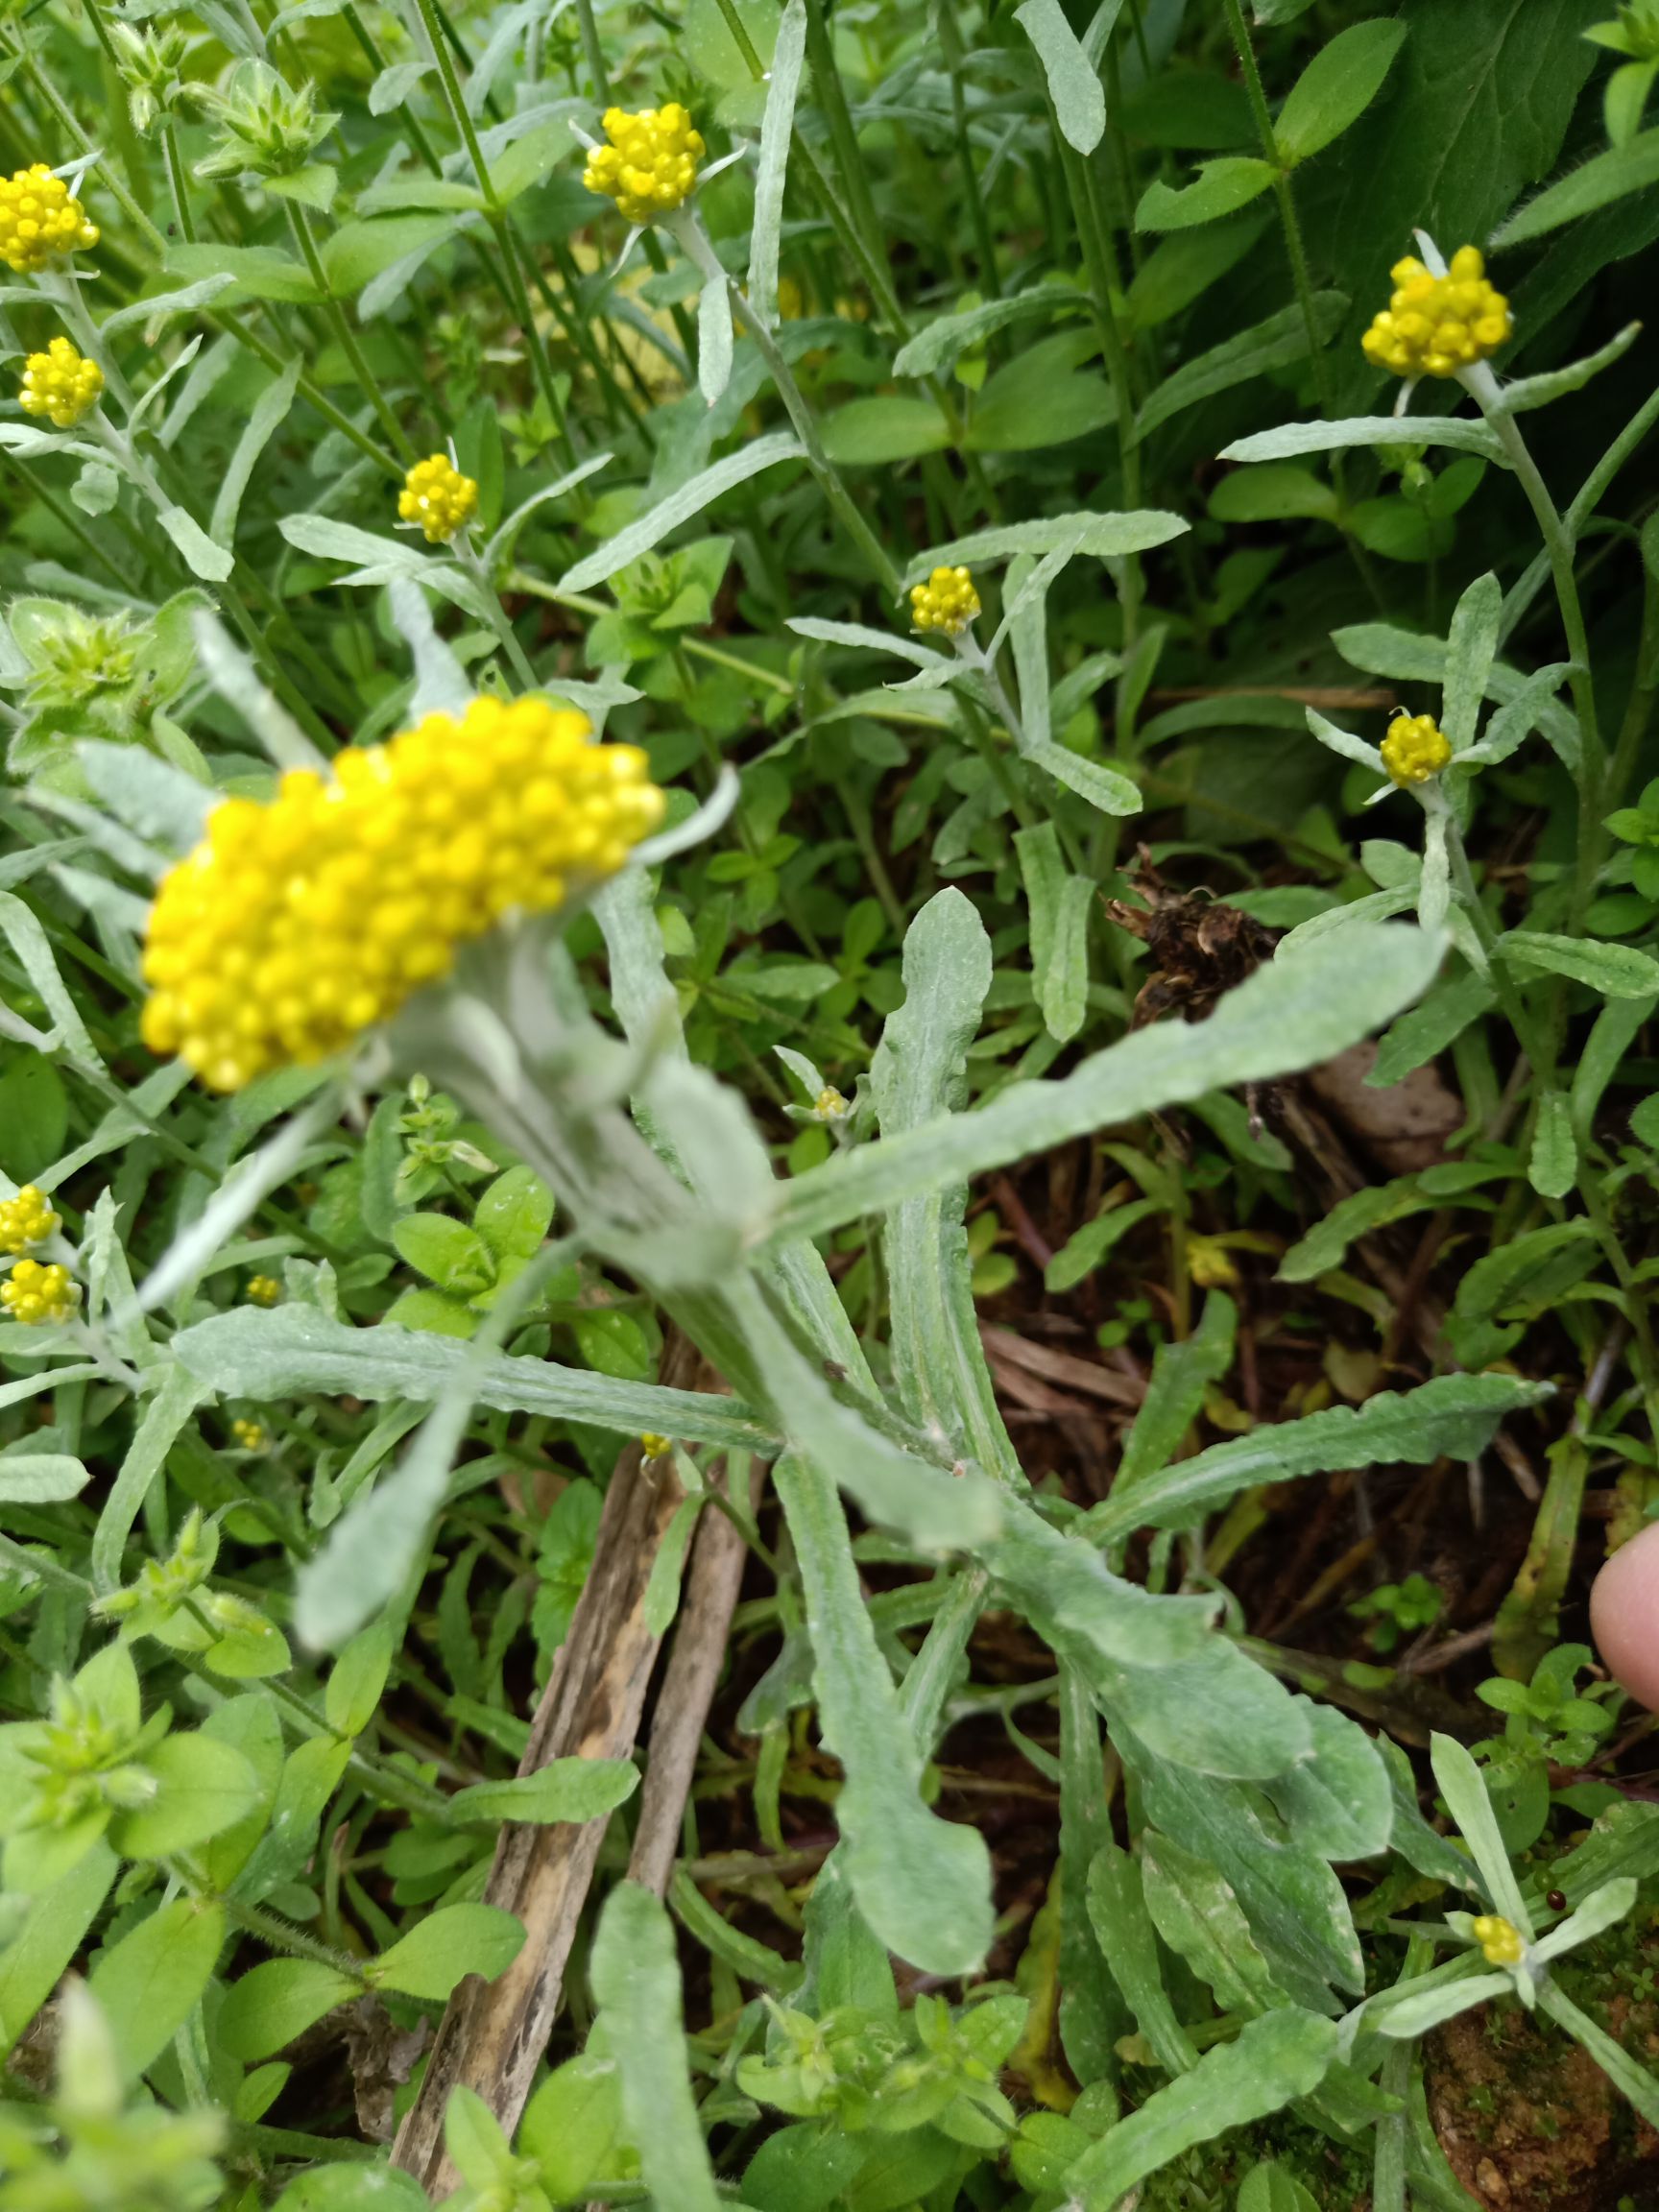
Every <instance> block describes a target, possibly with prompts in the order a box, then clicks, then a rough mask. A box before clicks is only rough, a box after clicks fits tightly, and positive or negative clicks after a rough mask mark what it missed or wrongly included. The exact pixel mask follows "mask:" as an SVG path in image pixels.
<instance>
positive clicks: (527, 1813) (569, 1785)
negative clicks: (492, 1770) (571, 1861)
mask: <svg viewBox="0 0 1659 2212" xmlns="http://www.w3.org/2000/svg"><path fill="white" fill-rule="evenodd" d="M638 1787H639V1772H638V1769H637V1767H635V1766H634V1765H633V1764H632V1762H631V1761H629V1760H627V1759H551V1760H549V1761H548V1763H547V1765H546V1766H545V1767H537V1769H536V1771H535V1772H534V1773H533V1774H520V1775H519V1776H517V1779H516V1780H514V1781H512V1782H476V1783H474V1784H473V1785H472V1787H471V1788H470V1789H468V1790H457V1791H456V1792H455V1794H454V1796H453V1797H451V1798H450V1800H449V1816H450V1818H451V1819H454V1820H534V1821H537V1822H539V1823H551V1822H553V1821H557V1820H567V1821H571V1822H573V1823H576V1824H578V1825H580V1824H581V1823H582V1822H585V1821H588V1820H598V1819H601V1818H602V1817H603V1816H604V1815H606V1814H607V1813H613V1812H614V1811H615V1809H616V1807H617V1806H618V1805H620V1804H622V1803H624V1802H625V1800H626V1799H628V1798H630V1797H632V1796H633V1794H634V1792H635V1791H636V1790H637V1788H638Z"/></svg>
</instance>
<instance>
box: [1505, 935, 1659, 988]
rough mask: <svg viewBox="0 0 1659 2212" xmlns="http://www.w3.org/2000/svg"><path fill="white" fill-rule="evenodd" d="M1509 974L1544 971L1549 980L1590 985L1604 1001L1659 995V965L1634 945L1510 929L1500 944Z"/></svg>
mask: <svg viewBox="0 0 1659 2212" xmlns="http://www.w3.org/2000/svg"><path fill="white" fill-rule="evenodd" d="M1498 955H1499V958H1500V959H1501V960H1503V963H1504V965H1505V967H1509V968H1521V969H1528V968H1543V969H1546V970H1547V971H1548V972H1549V973H1550V974H1551V975H1565V976H1567V977H1568V978H1569V979H1570V980H1571V981H1572V982H1575V983H1587V984H1589V986H1590V988H1591V989H1592V990H1593V991H1599V992H1600V994H1601V996H1602V997H1603V998H1649V997H1651V995H1652V994H1653V993H1654V992H1655V991H1659V960H1655V959H1654V957H1653V955H1652V953H1651V952H1643V951H1639V950H1637V948H1636V947H1635V946H1634V945H1610V944H1606V943H1602V942H1599V941H1598V940H1596V939H1594V938H1588V937H1562V936H1559V935H1556V934H1553V933H1552V932H1551V931H1550V930H1547V929H1510V930H1508V931H1506V932H1505V934H1504V935H1503V936H1502V937H1501V938H1500V939H1499V940H1498Z"/></svg>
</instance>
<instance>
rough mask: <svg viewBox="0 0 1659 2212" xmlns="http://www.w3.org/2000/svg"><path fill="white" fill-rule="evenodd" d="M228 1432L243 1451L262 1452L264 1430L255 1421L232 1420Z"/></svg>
mask: <svg viewBox="0 0 1659 2212" xmlns="http://www.w3.org/2000/svg"><path fill="white" fill-rule="evenodd" d="M230 1433H231V1435H232V1436H233V1437H234V1438H235V1439H236V1442H237V1444H238V1445H239V1446H240V1448H241V1449H242V1450H243V1451H244V1452H262V1451H263V1450H264V1448H265V1431H264V1429H263V1427H262V1426H261V1425H260V1423H259V1422H257V1421H232V1422H231V1424H230Z"/></svg>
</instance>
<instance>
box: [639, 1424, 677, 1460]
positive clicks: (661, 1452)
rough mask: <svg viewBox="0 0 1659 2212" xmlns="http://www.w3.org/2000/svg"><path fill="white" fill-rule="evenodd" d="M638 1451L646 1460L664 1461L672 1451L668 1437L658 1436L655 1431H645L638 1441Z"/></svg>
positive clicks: (671, 1440) (672, 1442) (672, 1447)
mask: <svg viewBox="0 0 1659 2212" xmlns="http://www.w3.org/2000/svg"><path fill="white" fill-rule="evenodd" d="M639 1449H640V1451H641V1452H643V1453H644V1455H645V1456H646V1458H647V1459H666V1458H667V1456H668V1455H669V1454H670V1453H671V1452H672V1451H673V1449H674V1440H673V1438H672V1437H670V1436H659V1435H658V1434H657V1432H656V1431H655V1430H653V1429H647V1430H646V1431H645V1432H644V1434H643V1435H642V1436H641V1437H640V1439H639Z"/></svg>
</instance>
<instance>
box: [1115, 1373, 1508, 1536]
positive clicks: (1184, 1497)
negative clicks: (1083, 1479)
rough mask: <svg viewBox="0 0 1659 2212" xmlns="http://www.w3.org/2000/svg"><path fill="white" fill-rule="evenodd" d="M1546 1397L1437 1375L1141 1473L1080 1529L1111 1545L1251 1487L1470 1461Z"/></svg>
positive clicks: (1472, 1378) (1497, 1379) (1192, 1515)
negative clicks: (1501, 1427) (1344, 1472)
mask: <svg viewBox="0 0 1659 2212" xmlns="http://www.w3.org/2000/svg"><path fill="white" fill-rule="evenodd" d="M1549 1395H1550V1385H1549V1384H1548V1383H1524V1382H1522V1381H1521V1380H1520V1379H1519V1378H1517V1377H1512V1376H1507V1375H1437V1376H1435V1377H1434V1378H1433V1380H1432V1381H1431V1382H1428V1383H1422V1384H1420V1385H1419V1386H1418V1388H1417V1389H1415V1390H1407V1391H1405V1392H1395V1391H1392V1390H1384V1391H1381V1392H1379V1394H1378V1395H1377V1396H1376V1397H1375V1398H1368V1399H1367V1400H1366V1401H1365V1403H1364V1405H1363V1406H1334V1407H1331V1408H1330V1409H1329V1410H1328V1411H1326V1412H1323V1413H1310V1414H1308V1415H1307V1416H1306V1417H1305V1418H1304V1419H1302V1420H1300V1421H1286V1422H1282V1423H1279V1424H1276V1425H1271V1424H1270V1425H1268V1426H1267V1427H1264V1428H1260V1429H1256V1430H1253V1431H1251V1433H1250V1434H1249V1435H1248V1436H1238V1437H1235V1438H1232V1439H1231V1440H1230V1441H1229V1442H1227V1443H1225V1444H1214V1445H1212V1446H1211V1448H1210V1449H1209V1451H1207V1452H1200V1453H1198V1454H1197V1455H1195V1456H1194V1457H1193V1458H1190V1459H1180V1460H1177V1461H1176V1462H1175V1463H1174V1465H1173V1466H1169V1467H1166V1468H1165V1469H1163V1471H1162V1472H1161V1473H1159V1474H1155V1475H1148V1476H1147V1477H1145V1478H1144V1479H1143V1480H1142V1481H1139V1482H1137V1483H1136V1484H1135V1486H1134V1488H1133V1490H1132V1491H1131V1492H1130V1493H1129V1495H1128V1496H1127V1497H1126V1498H1124V1499H1123V1500H1122V1501H1121V1503H1119V1502H1118V1499H1116V1498H1115V1497H1114V1498H1108V1499H1107V1500H1106V1502H1105V1503H1103V1504H1100V1505H1096V1506H1094V1508H1093V1510H1092V1511H1091V1512H1090V1513H1089V1514H1088V1516H1087V1517H1086V1520H1085V1523H1084V1526H1085V1527H1087V1529H1088V1530H1089V1532H1090V1534H1091V1535H1093V1536H1094V1538H1095V1539H1096V1541H1098V1542H1101V1543H1110V1542H1112V1541H1114V1540H1115V1539H1116V1538H1118V1537H1120V1536H1127V1535H1129V1534H1130V1533H1132V1531H1133V1530H1135V1529H1136V1528H1167V1527H1184V1526H1189V1525H1190V1523H1191V1521H1193V1520H1194V1519H1196V1518H1197V1517H1199V1516H1201V1515H1202V1514H1204V1513H1208V1512H1213V1511H1214V1509H1215V1507H1216V1506H1217V1505H1220V1504H1224V1503H1226V1502H1227V1500H1228V1499H1230V1498H1233V1497H1236V1496H1237V1495H1238V1492H1239V1491H1240V1490H1247V1489H1249V1488H1251V1487H1252V1486H1253V1485H1254V1484H1256V1483H1259V1482H1284V1481H1287V1480H1289V1479H1291V1478H1293V1477H1296V1476H1301V1475H1314V1474H1329V1473H1334V1472H1335V1471H1336V1470H1338V1469H1341V1468H1348V1467H1385V1466H1389V1465H1392V1464H1394V1463H1396V1462H1399V1461H1406V1462H1408V1463H1410V1464H1414V1465H1422V1464H1424V1463H1426V1462H1427V1461H1429V1460H1431V1459H1438V1458H1439V1457H1441V1455H1443V1454H1444V1455H1450V1456H1452V1457H1454V1458H1459V1459H1470V1458H1473V1457H1474V1456H1475V1455H1476V1454H1477V1453H1478V1452H1479V1451H1480V1450H1482V1449H1483V1447H1484V1446H1485V1445H1486V1444H1487V1443H1488V1442H1489V1441H1490V1440H1491V1435H1492V1431H1493V1430H1494V1429H1495V1428H1496V1427H1497V1426H1498V1423H1499V1422H1500V1421H1502V1420H1503V1417H1504V1415H1505V1414H1507V1413H1516V1412H1520V1411H1522V1410H1524V1409H1525V1408H1526V1407H1528V1406H1536V1405H1539V1404H1541V1403H1542V1402H1543V1400H1544V1399H1546V1398H1547V1397H1549Z"/></svg>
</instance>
